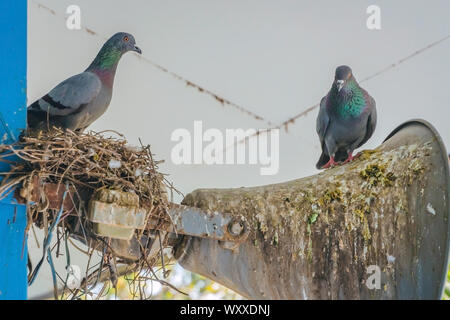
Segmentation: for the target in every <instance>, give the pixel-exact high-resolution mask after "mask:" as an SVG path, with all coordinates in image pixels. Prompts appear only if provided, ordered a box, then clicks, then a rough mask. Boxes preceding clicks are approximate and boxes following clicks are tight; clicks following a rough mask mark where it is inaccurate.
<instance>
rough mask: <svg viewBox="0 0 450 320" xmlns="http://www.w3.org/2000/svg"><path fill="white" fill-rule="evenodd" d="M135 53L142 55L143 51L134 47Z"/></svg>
mask: <svg viewBox="0 0 450 320" xmlns="http://www.w3.org/2000/svg"><path fill="white" fill-rule="evenodd" d="M133 51H134V52H137V53H139V54H142V50H141V48H139V47H138V46H134V48H133Z"/></svg>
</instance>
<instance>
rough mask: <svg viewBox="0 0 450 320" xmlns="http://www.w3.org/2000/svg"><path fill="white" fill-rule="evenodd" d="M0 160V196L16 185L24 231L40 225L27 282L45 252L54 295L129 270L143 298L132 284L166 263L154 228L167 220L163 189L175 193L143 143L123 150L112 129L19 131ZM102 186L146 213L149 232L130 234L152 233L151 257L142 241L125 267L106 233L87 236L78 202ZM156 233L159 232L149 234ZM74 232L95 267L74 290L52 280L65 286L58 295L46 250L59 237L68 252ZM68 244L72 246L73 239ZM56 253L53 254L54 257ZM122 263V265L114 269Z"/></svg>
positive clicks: (77, 293)
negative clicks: (40, 239) (96, 257)
mask: <svg viewBox="0 0 450 320" xmlns="http://www.w3.org/2000/svg"><path fill="white" fill-rule="evenodd" d="M107 135H108V136H107ZM0 160H1V161H3V162H8V163H9V164H10V165H11V169H10V171H9V172H6V173H1V174H2V175H4V178H3V179H2V184H1V185H0V198H4V197H6V196H8V195H9V194H10V193H11V192H12V190H16V191H15V193H16V194H15V197H16V199H22V200H23V203H26V204H27V214H28V226H27V231H28V230H29V229H30V228H34V226H38V227H40V228H44V229H45V234H46V237H45V240H44V243H43V244H42V247H43V248H44V250H43V257H42V259H41V261H39V263H38V264H37V265H36V266H35V267H34V268H33V267H32V266H30V263H29V282H30V283H31V282H32V281H33V280H34V277H35V276H36V274H37V272H38V271H39V267H40V265H41V264H42V262H43V260H44V258H45V256H47V260H48V261H49V263H50V266H51V267H52V268H51V269H52V272H53V273H54V274H53V278H54V286H55V298H61V297H62V296H64V297H70V298H72V299H76V298H80V297H83V295H86V294H88V293H89V292H88V291H89V288H92V287H94V286H95V285H96V284H97V282H99V281H101V280H107V279H105V276H104V275H105V274H108V277H109V279H110V280H111V281H110V282H109V283H110V284H109V285H112V286H114V287H115V285H116V283H117V278H118V277H119V276H121V275H123V274H130V273H131V274H134V277H133V279H131V280H132V282H133V287H134V288H135V290H138V291H139V292H140V294H136V296H139V298H145V297H144V296H142V292H143V291H142V288H138V286H136V284H137V283H140V282H141V281H140V277H144V278H145V279H147V280H148V279H149V278H153V280H158V279H157V277H156V273H155V271H154V270H153V268H154V267H155V266H157V265H158V266H160V267H162V268H163V269H164V268H165V266H164V255H163V248H164V247H165V246H166V241H167V237H161V235H160V234H159V231H155V230H154V229H155V228H154V227H155V226H158V225H159V224H161V225H163V224H166V225H167V223H168V222H170V216H169V215H168V214H167V212H168V206H169V201H168V195H167V194H168V191H170V193H172V192H173V191H176V190H175V189H174V188H173V186H172V184H171V183H170V182H169V181H168V180H167V179H166V176H165V175H164V174H162V173H160V172H158V164H159V163H161V161H155V160H154V159H153V154H152V153H151V151H150V146H144V145H142V143H141V146H140V147H138V148H137V147H129V146H127V141H126V140H125V138H124V136H123V135H121V134H119V133H117V132H114V131H104V132H100V133H96V132H92V131H91V132H89V133H75V132H72V131H70V130H66V131H63V130H59V129H56V128H55V129H54V130H52V131H50V132H40V133H39V134H38V135H35V136H22V137H21V138H20V139H19V141H18V142H17V143H15V144H13V145H2V146H0ZM17 160H19V161H17ZM49 184H50V185H52V186H53V191H54V192H53V194H54V195H56V196H58V197H57V198H58V199H57V202H58V204H59V205H58V207H57V208H56V207H55V206H51V202H52V201H53V202H55V199H49V196H48V194H49V193H48V192H46V189H45V188H44V186H45V185H49ZM37 186H38V187H40V188H37ZM36 188H37V189H38V190H39V191H38V192H36ZM55 189H56V190H55ZM105 190H114V191H119V192H122V194H123V193H126V194H128V195H129V196H130V198H132V199H137V200H138V206H139V208H140V209H143V210H145V211H146V212H147V215H146V216H147V219H151V220H152V228H153V229H150V227H147V226H148V224H146V227H145V228H144V229H141V230H137V231H135V237H134V238H135V239H137V240H138V241H140V239H141V237H142V236H146V237H147V238H148V239H149V240H148V241H151V239H156V238H158V239H157V241H158V242H159V251H160V252H159V254H158V255H155V254H154V252H153V258H152V259H149V258H148V256H147V255H148V254H149V252H148V251H149V247H147V246H142V245H141V256H140V258H139V260H138V261H135V262H134V263H132V264H130V263H129V262H126V261H125V262H124V261H122V260H121V259H120V258H118V257H116V256H115V254H114V252H113V250H111V247H110V244H111V239H110V238H106V237H100V236H97V235H95V234H93V233H92V223H91V222H90V221H89V219H88V218H87V212H88V204H87V203H86V201H83V199H90V198H91V197H94V196H95V195H100V197H102V192H103V191H105ZM33 192H34V194H33ZM103 194H104V192H103ZM61 195H62V196H61ZM61 198H62V199H61ZM69 198H70V199H69ZM69 200H70V201H71V203H73V205H72V207H71V208H70V210H67V208H64V206H65V205H66V203H67V202H68V201H69ZM77 200H78V201H77ZM115 200H117V199H115ZM156 229H157V228H156ZM155 232H156V233H157V235H158V237H155ZM53 233H57V237H56V241H57V245H56V246H55V245H53V247H52V246H51V245H50V242H51V235H52V234H53ZM74 237H75V238H77V239H83V238H84V240H85V241H83V242H84V243H85V244H86V245H87V246H88V250H87V251H86V250H82V249H80V250H82V251H83V252H85V253H86V254H88V255H92V254H93V252H94V251H96V252H100V253H101V254H102V259H101V262H100V264H99V265H98V266H97V268H91V269H95V270H94V271H92V272H90V273H89V274H88V273H86V276H85V277H84V279H83V281H82V283H81V286H80V287H79V288H76V289H75V290H69V289H68V286H67V285H66V283H64V278H65V277H59V278H60V280H61V279H62V282H63V283H64V290H65V291H64V292H63V294H61V290H60V289H57V287H58V286H57V281H56V280H55V279H56V278H57V277H56V276H59V275H55V273H56V271H55V270H54V268H53V263H52V261H51V258H52V250H53V251H54V250H56V249H57V250H58V251H59V248H60V242H61V241H64V242H65V243H66V249H67V242H72V240H71V238H74ZM72 244H73V245H74V246H75V247H77V246H76V245H75V244H74V243H73V242H72ZM61 247H62V246H61ZM46 249H47V250H46ZM153 250H154V249H153ZM59 254H60V253H59V252H56V255H57V256H58V255H59ZM67 254H68V253H67ZM155 256H156V258H155ZM89 261H90V259H89ZM121 263H123V266H125V268H123V267H122V268H121V270H119V269H120V268H119V265H120V264H121ZM161 263H162V266H161ZM88 269H89V268H88ZM144 269H145V271H143V270H144ZM108 277H107V278H108ZM144 283H145V282H144ZM165 284H167V283H165ZM103 289H105V288H103Z"/></svg>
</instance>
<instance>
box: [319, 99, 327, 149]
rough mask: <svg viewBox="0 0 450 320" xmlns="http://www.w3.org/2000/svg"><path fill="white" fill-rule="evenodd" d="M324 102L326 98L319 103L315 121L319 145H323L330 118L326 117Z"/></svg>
mask: <svg viewBox="0 0 450 320" xmlns="http://www.w3.org/2000/svg"><path fill="white" fill-rule="evenodd" d="M326 101H327V97H326V96H325V97H323V98H322V100H321V101H320V110H319V115H318V116H317V121H316V131H317V134H318V135H319V139H320V144H321V145H323V141H324V139H325V133H326V132H327V128H328V123H329V122H330V118H329V117H328V113H327V109H326Z"/></svg>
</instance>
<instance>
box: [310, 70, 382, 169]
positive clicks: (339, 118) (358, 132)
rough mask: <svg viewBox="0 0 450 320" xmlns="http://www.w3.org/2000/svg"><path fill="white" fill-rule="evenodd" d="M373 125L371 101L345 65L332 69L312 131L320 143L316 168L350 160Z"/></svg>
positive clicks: (375, 114) (375, 122) (374, 118)
mask: <svg viewBox="0 0 450 320" xmlns="http://www.w3.org/2000/svg"><path fill="white" fill-rule="evenodd" d="M376 124H377V111H376V106H375V100H374V99H373V98H372V97H371V96H370V95H369V94H368V93H367V91H366V90H364V89H363V88H361V87H360V86H359V84H358V82H357V81H356V79H355V77H354V76H353V72H352V69H350V67H348V66H339V67H337V68H336V73H335V77H334V82H333V85H332V86H331V89H330V91H329V92H328V94H327V95H326V96H325V97H323V98H322V100H321V101H320V110H319V114H318V116H317V123H316V131H317V134H318V135H319V139H320V144H321V146H322V155H321V156H320V159H319V161H318V162H317V164H316V168H317V169H323V168H329V167H332V166H335V165H337V162H342V161H344V160H345V161H344V163H347V162H350V161H352V160H353V159H354V158H355V157H353V151H354V150H355V149H357V148H359V147H360V146H362V145H363V144H364V143H366V142H367V140H369V139H370V137H371V136H372V134H373V132H374V131H375V126H376Z"/></svg>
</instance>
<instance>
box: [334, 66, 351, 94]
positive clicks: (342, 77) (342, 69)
mask: <svg viewBox="0 0 450 320" xmlns="http://www.w3.org/2000/svg"><path fill="white" fill-rule="evenodd" d="M352 79H354V78H353V72H352V69H350V67H349V66H339V67H337V68H336V73H335V75H334V84H335V85H336V87H337V90H338V92H339V91H341V89H342V88H343V87H344V86H345V84H346V83H347V82H348V81H350V80H352Z"/></svg>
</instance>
